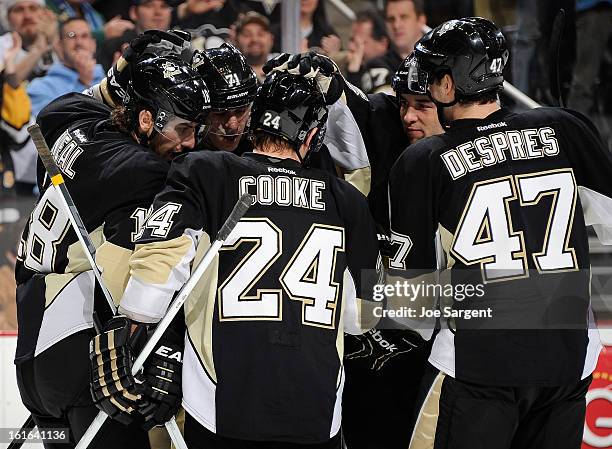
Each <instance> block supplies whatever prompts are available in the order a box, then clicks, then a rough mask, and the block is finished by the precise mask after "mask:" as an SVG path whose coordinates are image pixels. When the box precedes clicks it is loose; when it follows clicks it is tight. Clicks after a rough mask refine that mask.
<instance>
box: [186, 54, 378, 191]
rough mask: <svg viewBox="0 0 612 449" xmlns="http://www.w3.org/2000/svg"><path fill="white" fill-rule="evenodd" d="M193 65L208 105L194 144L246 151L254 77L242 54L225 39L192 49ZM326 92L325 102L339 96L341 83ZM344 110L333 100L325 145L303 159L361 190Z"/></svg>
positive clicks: (362, 164) (366, 178)
mask: <svg viewBox="0 0 612 449" xmlns="http://www.w3.org/2000/svg"><path fill="white" fill-rule="evenodd" d="M286 56H288V55H286ZM193 67H194V68H195V69H196V70H198V73H199V74H200V75H201V76H202V78H203V79H204V81H205V82H206V84H207V85H208V86H209V89H210V92H211V104H212V111H211V112H210V114H209V115H208V120H207V126H206V134H205V135H204V137H203V138H200V139H199V143H198V149H208V150H225V151H233V152H235V153H236V154H239V155H240V154H243V153H245V152H249V151H252V143H251V141H250V140H249V139H248V138H247V133H248V130H249V122H250V117H251V105H252V103H253V99H254V97H255V93H256V91H257V88H258V81H257V76H256V75H255V72H254V71H253V69H251V67H250V66H249V64H248V62H247V60H246V58H245V57H244V55H243V54H242V53H240V51H238V50H237V49H236V48H235V47H234V46H233V45H231V44H229V43H225V44H223V45H222V46H221V47H219V48H215V49H210V50H205V51H203V52H198V51H196V52H195V53H194V55H193ZM326 93H327V96H328V100H329V102H330V104H331V103H333V101H332V100H333V98H336V97H339V96H340V94H341V88H340V86H338V88H337V89H333V90H332V91H328V92H326ZM348 115H349V113H348V109H347V108H346V105H343V104H340V103H338V104H336V105H334V106H332V107H331V108H330V110H329V116H330V120H329V127H328V130H327V133H326V135H327V138H326V141H325V144H324V145H323V146H322V147H321V150H320V151H318V152H316V153H315V154H313V155H312V156H311V158H310V161H309V163H310V165H311V166H312V167H316V168H323V169H327V170H328V171H330V172H333V173H335V172H336V171H338V172H340V173H341V174H342V175H343V176H344V177H345V179H346V180H348V181H349V182H350V183H351V184H353V185H354V186H355V187H357V188H358V189H359V190H360V191H361V192H362V193H364V195H367V193H368V192H369V189H370V163H369V160H368V157H367V154H366V151H365V145H364V143H363V140H362V138H361V136H360V135H359V129H358V128H357V125H356V124H355V122H354V120H351V119H348Z"/></svg>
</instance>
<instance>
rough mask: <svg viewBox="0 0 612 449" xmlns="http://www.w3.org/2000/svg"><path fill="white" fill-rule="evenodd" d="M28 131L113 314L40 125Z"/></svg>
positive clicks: (86, 236)
mask: <svg viewBox="0 0 612 449" xmlns="http://www.w3.org/2000/svg"><path fill="white" fill-rule="evenodd" d="M28 132H29V133H30V136H32V141H33V142H34V146H35V147H36V151H38V155H39V156H40V159H41V160H42V163H43V165H44V166H45V169H46V170H47V173H48V175H49V178H50V179H51V184H53V187H55V190H56V191H57V193H58V195H59V198H60V202H61V203H62V206H63V207H64V210H65V211H66V214H67V215H68V219H69V220H70V223H71V224H72V227H73V228H74V231H75V232H76V235H77V237H78V239H79V242H80V243H81V246H82V247H83V250H84V252H85V257H87V261H88V262H89V265H91V267H92V268H93V272H94V276H95V277H96V280H97V281H98V284H99V285H100V288H101V289H102V292H103V293H104V297H105V298H106V302H108V306H109V307H110V309H111V310H112V311H113V315H116V314H117V307H115V303H114V302H113V298H112V297H111V295H110V293H109V292H108V290H107V289H106V286H105V285H104V282H103V281H102V275H101V273H100V270H98V269H97V268H98V267H97V265H96V262H95V260H94V258H95V257H96V248H95V247H94V246H93V243H92V242H91V238H90V237H89V233H88V232H87V229H85V225H84V224H83V220H81V216H80V215H79V211H78V210H77V208H76V206H75V205H74V201H72V197H71V196H70V193H69V192H68V188H67V187H66V184H64V178H63V177H62V174H61V173H60V171H59V168H58V167H57V165H56V163H55V160H54V159H53V155H52V154H51V150H49V147H48V146H47V142H45V138H44V137H43V135H42V132H41V131H40V126H38V125H37V124H34V125H32V126H30V127H28Z"/></svg>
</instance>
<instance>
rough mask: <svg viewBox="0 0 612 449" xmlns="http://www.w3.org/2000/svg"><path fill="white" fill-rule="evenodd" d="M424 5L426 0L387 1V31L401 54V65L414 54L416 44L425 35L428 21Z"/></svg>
mask: <svg viewBox="0 0 612 449" xmlns="http://www.w3.org/2000/svg"><path fill="white" fill-rule="evenodd" d="M424 3H425V2H424V0H387V2H386V4H385V18H386V20H387V30H388V31H389V35H390V36H391V41H392V42H393V43H394V44H395V46H396V47H397V50H398V52H399V56H400V60H399V63H401V61H402V60H403V59H404V58H405V57H406V56H408V55H409V54H410V53H412V51H413V50H414V44H415V43H416V41H418V40H419V39H420V38H421V37H422V36H423V34H424V33H423V27H424V26H425V22H426V21H427V18H426V16H425V6H424ZM399 63H398V66H399ZM395 68H397V66H396V67H395Z"/></svg>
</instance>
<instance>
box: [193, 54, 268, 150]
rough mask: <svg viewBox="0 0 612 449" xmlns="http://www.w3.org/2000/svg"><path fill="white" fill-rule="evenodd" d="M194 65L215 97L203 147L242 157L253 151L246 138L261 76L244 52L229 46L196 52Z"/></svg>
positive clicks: (211, 99) (212, 99)
mask: <svg viewBox="0 0 612 449" xmlns="http://www.w3.org/2000/svg"><path fill="white" fill-rule="evenodd" d="M192 65H193V68H194V69H196V70H197V71H198V73H199V74H200V76H201V77H202V79H204V81H205V82H206V85H207V86H208V87H209V90H210V94H211V98H210V101H211V111H210V113H209V114H208V120H207V124H208V126H207V127H206V134H205V136H204V138H203V139H202V146H201V148H205V149H214V150H223V151H237V152H238V153H239V154H242V153H244V152H245V151H249V149H250V148H249V142H248V141H247V139H246V138H245V137H246V134H247V131H248V123H249V119H250V117H251V105H252V104H253V100H254V99H255V94H256V93H257V88H258V82H257V75H255V72H254V71H253V69H252V68H251V67H250V66H249V64H248V63H247V61H246V59H245V57H244V56H243V55H242V53H240V52H239V51H238V50H237V49H236V48H235V47H234V46H233V45H231V44H229V43H224V44H223V45H221V46H220V47H218V48H213V49H210V50H205V51H202V52H200V51H196V52H195V53H194V55H193V59H192ZM239 147H240V148H239Z"/></svg>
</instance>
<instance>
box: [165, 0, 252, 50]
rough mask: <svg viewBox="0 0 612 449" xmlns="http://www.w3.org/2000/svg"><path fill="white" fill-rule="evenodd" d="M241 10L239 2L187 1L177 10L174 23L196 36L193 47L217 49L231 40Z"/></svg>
mask: <svg viewBox="0 0 612 449" xmlns="http://www.w3.org/2000/svg"><path fill="white" fill-rule="evenodd" d="M241 10H242V9H241V5H240V3H239V1H238V0H187V1H186V2H185V3H182V4H180V5H179V6H178V7H177V8H176V9H175V11H176V13H175V14H174V17H173V21H172V23H173V24H174V26H176V27H178V28H181V29H183V30H185V31H188V32H190V33H191V34H192V35H193V36H194V38H193V40H192V46H193V47H195V48H198V49H200V50H201V49H204V48H216V47H219V46H220V45H221V44H223V42H224V41H226V40H228V39H230V38H231V36H232V31H231V26H232V24H233V23H234V22H235V21H236V19H237V18H238V15H239V14H240V12H241Z"/></svg>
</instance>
